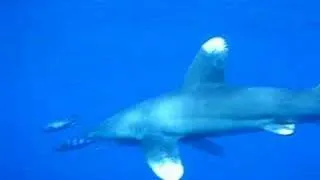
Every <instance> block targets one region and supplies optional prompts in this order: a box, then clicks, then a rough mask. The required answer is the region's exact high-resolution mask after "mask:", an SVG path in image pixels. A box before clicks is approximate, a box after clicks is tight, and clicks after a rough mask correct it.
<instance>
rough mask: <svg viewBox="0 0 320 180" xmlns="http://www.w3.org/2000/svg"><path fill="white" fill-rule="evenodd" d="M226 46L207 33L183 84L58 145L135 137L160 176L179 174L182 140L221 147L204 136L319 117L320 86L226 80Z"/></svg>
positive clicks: (272, 128)
mask: <svg viewBox="0 0 320 180" xmlns="http://www.w3.org/2000/svg"><path fill="white" fill-rule="evenodd" d="M228 52H229V49H228V46H227V44H226V41H225V39H223V38H221V37H214V38H211V39H209V40H208V41H206V42H205V43H204V44H203V45H202V46H201V48H200V50H199V51H198V53H197V55H196V56H195V59H194V61H193V62H192V64H191V65H190V67H189V69H188V71H187V73H186V76H185V80H184V83H183V84H182V86H181V88H180V89H176V90H174V91H172V92H168V93H165V94H162V95H160V96H158V97H155V98H151V99H147V100H145V101H143V102H140V103H137V104H135V105H133V106H131V107H128V108H127V109H124V110H122V111H120V112H119V113H117V114H115V115H113V116H111V117H109V118H107V119H106V120H105V121H103V122H102V123H101V124H100V125H99V126H97V127H96V128H95V129H93V130H92V131H90V132H88V133H86V134H85V136H82V137H81V138H74V139H71V140H69V141H66V142H65V143H63V144H61V145H60V146H59V147H58V148H57V150H58V151H66V150H72V149H77V148H79V147H84V146H86V145H88V144H91V143H92V142H98V141H117V142H128V143H129V142H135V144H136V145H139V146H141V148H142V150H143V152H144V154H145V157H146V161H147V164H148V165H149V167H150V168H151V169H152V171H153V172H154V173H155V175H156V176H158V177H159V178H161V179H164V180H178V179H181V178H182V176H183V174H184V166H183V163H182V160H181V158H180V155H179V147H178V144H179V142H184V143H187V144H188V143H190V144H191V145H192V146H193V147H195V148H198V149H202V150H206V149H208V148H209V146H212V145H213V147H216V148H217V149H219V145H215V143H213V142H212V141H209V140H207V139H205V138H207V137H216V136H226V135H230V134H238V133H248V132H252V131H268V132H272V133H275V134H279V135H291V134H293V133H294V130H295V124H297V123H305V122H315V121H316V120H318V119H320V91H317V90H316V89H311V88H310V89H302V90H290V89H285V88H276V87H253V86H250V87H244V86H234V85H231V84H228V83H226V82H225V65H226V59H227V55H228ZM217 153H219V151H217Z"/></svg>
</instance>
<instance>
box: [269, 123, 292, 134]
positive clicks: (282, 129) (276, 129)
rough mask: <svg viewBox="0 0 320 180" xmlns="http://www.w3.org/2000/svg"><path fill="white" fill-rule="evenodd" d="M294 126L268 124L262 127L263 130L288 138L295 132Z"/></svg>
mask: <svg viewBox="0 0 320 180" xmlns="http://www.w3.org/2000/svg"><path fill="white" fill-rule="evenodd" d="M295 127H296V126H295V124H291V123H288V124H268V125H266V126H264V127H263V129H264V130H266V131H269V132H272V133H275V134H278V135H282V136H289V135H292V134H294V132H295Z"/></svg>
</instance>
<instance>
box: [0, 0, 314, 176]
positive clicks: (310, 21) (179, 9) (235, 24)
mask: <svg viewBox="0 0 320 180" xmlns="http://www.w3.org/2000/svg"><path fill="white" fill-rule="evenodd" d="M2 3H3V6H2V7H1V10H2V11H1V16H2V18H1V20H3V23H4V26H3V28H1V29H2V30H1V32H2V35H1V38H2V39H3V42H4V45H2V48H1V49H2V50H3V52H1V56H3V58H2V59H7V61H3V64H4V65H3V66H2V67H1V69H2V72H4V73H5V74H4V76H3V77H4V78H3V80H4V82H5V83H7V84H9V85H10V86H8V87H12V89H10V88H3V89H2V90H1V92H4V93H3V94H4V101H3V102H6V103H5V104H4V106H3V107H4V108H3V112H4V113H3V117H2V121H1V122H2V127H1V129H0V130H1V136H2V137H3V138H2V139H3V140H2V142H1V147H2V148H1V149H2V150H1V151H0V152H1V154H2V155H1V159H2V160H1V162H0V165H1V176H3V177H1V179H4V180H5V179H8V180H9V179H20V180H44V179H46V180H51V179H52V180H53V179H54V180H56V179H59V180H70V179H78V180H84V179H90V180H105V179H108V180H113V179H114V180H118V179H119V180H122V179H123V180H126V179H146V180H149V179H156V177H155V176H154V175H153V173H152V172H151V171H150V169H149V168H148V167H147V165H146V164H145V162H144V156H143V154H142V152H141V151H140V150H139V149H138V148H134V147H127V148H124V147H113V146H108V145H106V146H101V145H99V146H91V147H88V148H85V149H82V150H78V151H74V152H69V153H57V152H54V151H53V147H55V146H56V145H57V144H58V143H60V142H61V141H63V140H65V139H66V138H69V137H70V136H74V135H77V134H79V133H82V132H85V131H86V130H88V129H90V128H91V127H94V126H95V125H97V124H98V123H99V122H101V121H102V120H103V119H104V118H106V117H108V116H109V115H111V114H112V113H114V112H116V111H117V110H119V109H121V108H123V107H126V106H128V105H131V104H134V103H137V102H138V101H140V100H143V99H146V98H149V97H153V96H156V95H159V94H161V93H164V92H167V91H169V90H172V89H174V88H178V87H179V86H180V85H181V83H182V80H183V76H184V73H185V72H186V69H187V67H188V65H189V64H190V63H191V62H192V59H193V58H194V55H195V53H196V52H197V51H198V49H199V48H200V46H201V44H202V43H203V42H205V41H206V40H207V39H209V38H211V37H212V36H223V37H225V38H226V39H227V41H228V43H229V48H230V57H229V59H228V70H227V81H228V82H230V83H234V84H245V85H269V86H277V87H286V88H306V87H310V88H311V87H314V86H315V85H317V84H318V83H320V73H319V67H320V62H319V59H320V51H319V44H318V42H319V40H320V14H319V11H318V9H319V8H318V7H319V6H320V4H319V3H318V2H317V1H315V0H305V1H302V0H293V1H289V0H282V1H279V0H269V1H262V0H260V1H257V0H215V1H213V0H199V1H168V0H162V1H159V0H155V1H139V0H138V1H128V0H119V1H108V0H77V1H75V0H56V1H40V0H29V1H19V2H18V1H17V2H6V1H4V2H2ZM71 114H77V115H79V120H78V122H79V125H78V126H77V127H76V128H73V129H68V130H66V131H63V132H61V133H55V134H44V133H43V132H42V131H41V128H42V126H43V125H44V124H46V123H47V122H48V121H51V120H54V119H57V118H64V117H66V116H69V115H71ZM319 128H320V127H319V126H318V127H317V126H315V125H300V126H299V127H298V130H297V133H296V134H295V135H294V136H290V137H280V136H276V135H274V134H271V133H267V132H262V133H257V134H250V135H240V136H236V137H224V138H219V139H212V140H214V141H216V142H217V143H219V144H220V145H222V146H223V147H224V148H225V152H226V156H225V157H214V156H211V155H209V154H205V153H203V152H200V151H197V150H194V149H191V148H190V147H187V146H182V148H181V151H182V152H181V153H182V158H183V160H184V163H185V170H186V172H185V176H184V179H185V180H194V179H197V180H199V179H201V180H211V179H214V180H226V179H227V180H229V179H246V180H257V179H259V180H270V179H274V180H284V179H293V180H317V179H320V162H319V161H320V154H319V152H320V146H319V145H318V144H319V139H318V137H319V135H320V134H319V132H320V129H319Z"/></svg>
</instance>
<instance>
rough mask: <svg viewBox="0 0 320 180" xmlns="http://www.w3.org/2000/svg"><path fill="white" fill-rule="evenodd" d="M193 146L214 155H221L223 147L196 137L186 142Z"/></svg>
mask: <svg viewBox="0 0 320 180" xmlns="http://www.w3.org/2000/svg"><path fill="white" fill-rule="evenodd" d="M187 143H188V144H189V145H191V146H192V147H193V148H196V149H198V150H201V151H203V152H206V153H209V154H211V155H214V156H223V155H224V148H223V147H222V146H220V145H219V144H217V143H214V142H212V141H210V140H209V139H206V138H196V139H192V140H188V142H187Z"/></svg>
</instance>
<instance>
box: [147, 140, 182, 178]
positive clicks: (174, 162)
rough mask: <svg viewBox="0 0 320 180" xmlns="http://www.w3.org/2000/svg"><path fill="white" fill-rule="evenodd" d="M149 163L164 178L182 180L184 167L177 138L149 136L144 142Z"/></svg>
mask: <svg viewBox="0 0 320 180" xmlns="http://www.w3.org/2000/svg"><path fill="white" fill-rule="evenodd" d="M142 146H143V149H144V153H145V156H146V158H147V163H148V165H149V166H150V168H151V169H152V171H153V172H154V173H155V174H156V175H157V176H158V177H159V178H160V179H162V180H180V179H181V178H182V176H183V174H184V168H183V165H182V162H181V159H180V156H179V151H178V146H177V142H176V140H175V139H171V138H166V137H148V138H146V139H144V140H143V143H142Z"/></svg>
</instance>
